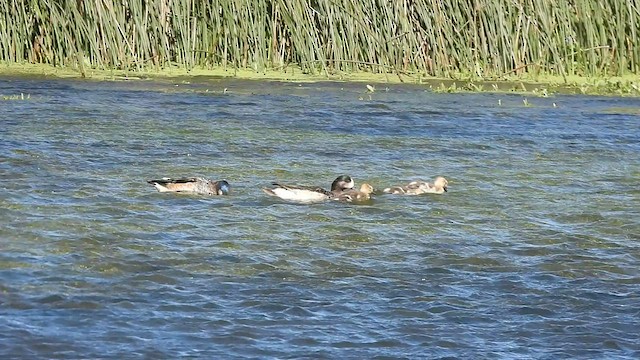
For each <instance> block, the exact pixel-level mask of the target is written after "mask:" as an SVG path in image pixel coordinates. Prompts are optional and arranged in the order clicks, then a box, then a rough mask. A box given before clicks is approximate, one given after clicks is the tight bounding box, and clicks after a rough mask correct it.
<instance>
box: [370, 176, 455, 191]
mask: <svg viewBox="0 0 640 360" xmlns="http://www.w3.org/2000/svg"><path fill="white" fill-rule="evenodd" d="M448 185H449V182H448V181H447V179H445V178H443V177H442V176H438V177H437V178H435V180H434V181H433V183H428V182H426V181H412V182H410V183H409V184H407V185H401V186H392V187H389V188H386V189H384V190H382V191H383V192H385V193H387V194H404V195H420V194H442V193H444V192H447V186H448Z"/></svg>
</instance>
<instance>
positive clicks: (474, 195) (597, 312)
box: [0, 78, 640, 359]
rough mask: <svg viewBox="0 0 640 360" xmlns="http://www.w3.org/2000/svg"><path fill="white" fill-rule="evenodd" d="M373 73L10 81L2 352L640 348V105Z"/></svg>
mask: <svg viewBox="0 0 640 360" xmlns="http://www.w3.org/2000/svg"><path fill="white" fill-rule="evenodd" d="M225 88H226V92H225V91H224V89H225ZM364 90H365V88H364V85H362V84H325V83H318V84H281V83H275V82H262V83H259V82H242V81H230V80H225V81H221V80H220V81H218V80H209V81H205V80H197V79H196V80H192V82H191V83H185V82H181V81H177V80H176V81H174V82H170V81H158V82H150V81H139V82H89V81H70V80H48V79H19V78H9V79H3V80H2V81H0V95H4V96H5V98H4V100H2V99H1V98H0V110H1V111H0V136H1V140H2V141H1V142H0V175H1V176H2V183H1V188H0V249H1V251H0V319H1V321H0V357H2V358H3V359H8V358H34V357H44V358H118V359H119V358H130V357H136V358H138V357H148V358H177V357H183V356H190V357H203V358H216V357H225V358H236V357H249V358H252V357H254V358H299V357H306V358H327V359H335V358H411V359H413V358H420V357H422V358H439V357H443V358H445V357H449V358H490V359H494V358H547V359H558V358H568V357H570V358H629V359H635V358H638V357H640V340H639V337H640V336H639V335H638V333H639V332H638V331H639V330H638V329H640V244H639V242H638V240H639V238H640V184H639V179H640V115H639V113H640V112H639V109H640V100H638V99H630V98H614V97H583V96H557V97H551V98H530V99H529V102H530V103H531V104H532V106H529V107H525V106H524V105H523V101H522V100H523V99H522V97H520V96H517V95H504V94H502V95H496V94H434V93H431V92H428V91H424V88H422V87H417V86H396V85H393V86H391V85H389V86H388V89H385V85H379V86H378V90H377V91H376V92H375V93H373V94H367V93H365V91H364ZM21 93H23V94H25V96H26V95H28V98H25V99H24V100H23V99H21V98H20V97H19V96H16V95H19V94H21ZM499 100H500V101H501V105H498V102H499ZM554 103H555V105H557V107H554ZM343 173H345V174H350V175H352V176H353V177H354V178H355V179H356V181H357V182H363V181H367V182H370V183H372V184H373V185H374V186H375V187H376V188H378V189H381V188H383V187H385V186H388V185H394V184H397V183H400V182H403V181H408V180H412V179H425V180H429V179H432V178H433V177H435V176H437V175H444V176H446V177H447V178H448V179H449V185H450V190H449V192H448V193H446V194H444V195H440V196H438V195H431V196H430V195H426V196H419V197H394V196H389V195H387V196H384V195H379V196H377V197H375V199H374V201H373V202H371V203H368V204H363V205H349V204H340V203H326V204H316V205H295V204H287V203H283V202H281V201H278V200H277V199H274V198H269V197H267V196H266V195H264V194H263V193H262V192H261V191H260V188H261V187H263V186H267V185H269V183H270V182H272V181H274V180H278V181H282V182H290V183H302V184H313V185H322V186H325V187H328V186H329V185H330V183H331V181H332V180H333V179H334V178H335V177H336V176H337V175H339V174H343ZM195 175H200V176H206V177H210V178H214V179H218V178H226V179H227V180H229V182H230V183H231V184H232V186H233V195H232V196H229V197H215V198H205V197H198V196H188V195H182V196H180V195H175V194H163V193H157V192H156V191H155V189H153V187H151V186H150V185H148V184H147V183H146V182H145V180H146V179H148V178H154V177H158V176H172V177H177V176H195Z"/></svg>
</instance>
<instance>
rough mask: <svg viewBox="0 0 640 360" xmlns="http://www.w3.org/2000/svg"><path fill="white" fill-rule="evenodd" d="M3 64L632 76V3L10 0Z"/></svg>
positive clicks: (1, 23)
mask: <svg viewBox="0 0 640 360" xmlns="http://www.w3.org/2000/svg"><path fill="white" fill-rule="evenodd" d="M0 13H1V14H3V15H0V61H5V62H31V63H46V64H53V65H56V66H57V65H59V66H71V67H74V68H77V69H78V70H79V71H82V72H84V71H85V70H84V69H85V67H92V68H101V69H119V70H129V71H137V70H144V69H162V68H165V67H167V66H175V65H178V66H182V67H184V68H186V69H191V68H194V67H203V68H211V67H218V66H223V67H225V68H251V69H254V70H255V71H257V72H261V71H265V70H270V69H280V70H285V71H286V70H287V68H288V67H289V66H296V67H300V68H302V70H303V71H305V72H309V73H318V72H321V73H326V74H333V73H339V72H357V71H369V72H375V73H389V74H397V75H399V76H400V75H402V74H418V75H424V76H439V77H459V76H461V75H464V76H468V77H471V78H475V79H496V78H501V77H504V76H508V75H513V74H515V75H520V74H525V73H526V74H533V75H538V74H549V75H561V76H569V75H582V76H611V75H623V74H629V73H631V74H638V73H639V72H640V69H639V61H640V44H639V41H638V35H640V5H639V1H638V0H581V1H555V0H492V1H491V0H464V1H458V0H393V1H390V0H208V1H201V0H153V1H151V0H148V1H147V0H5V1H2V2H0Z"/></svg>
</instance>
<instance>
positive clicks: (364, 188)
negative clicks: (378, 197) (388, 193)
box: [360, 183, 373, 195]
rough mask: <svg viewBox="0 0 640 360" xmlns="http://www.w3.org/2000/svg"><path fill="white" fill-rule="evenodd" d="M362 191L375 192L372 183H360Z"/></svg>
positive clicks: (368, 193)
mask: <svg viewBox="0 0 640 360" xmlns="http://www.w3.org/2000/svg"><path fill="white" fill-rule="evenodd" d="M360 192H363V193H365V194H367V195H371V194H372V193H373V186H371V184H367V183H364V184H362V185H360Z"/></svg>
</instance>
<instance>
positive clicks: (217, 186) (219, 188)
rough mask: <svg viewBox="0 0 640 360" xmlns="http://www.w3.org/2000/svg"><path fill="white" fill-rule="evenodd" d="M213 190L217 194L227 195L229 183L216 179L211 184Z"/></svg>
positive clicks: (229, 187)
mask: <svg viewBox="0 0 640 360" xmlns="http://www.w3.org/2000/svg"><path fill="white" fill-rule="evenodd" d="M213 190H214V191H215V193H216V194H218V195H229V191H230V190H231V185H229V183H228V182H227V181H226V180H220V181H216V182H215V183H214V184H213Z"/></svg>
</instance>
